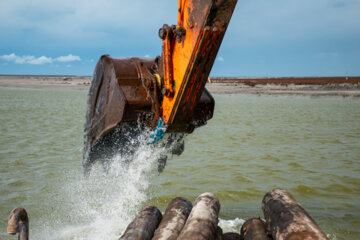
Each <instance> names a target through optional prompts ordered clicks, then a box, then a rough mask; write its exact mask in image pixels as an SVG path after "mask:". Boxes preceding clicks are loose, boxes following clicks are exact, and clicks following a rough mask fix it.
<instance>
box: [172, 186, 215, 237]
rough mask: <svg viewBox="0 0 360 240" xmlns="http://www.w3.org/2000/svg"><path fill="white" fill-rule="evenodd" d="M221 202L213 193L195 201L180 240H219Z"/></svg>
mask: <svg viewBox="0 0 360 240" xmlns="http://www.w3.org/2000/svg"><path fill="white" fill-rule="evenodd" d="M219 211H220V202H219V200H218V199H217V197H216V196H215V195H214V194H212V193H203V194H201V195H200V196H199V197H198V198H197V199H196V201H195V204H194V207H193V209H192V210H191V213H190V216H189V218H188V220H187V221H186V224H185V226H184V228H183V230H182V231H181V233H180V235H179V237H178V240H185V239H186V240H193V239H196V240H214V239H217V231H218V230H217V224H218V214H219Z"/></svg>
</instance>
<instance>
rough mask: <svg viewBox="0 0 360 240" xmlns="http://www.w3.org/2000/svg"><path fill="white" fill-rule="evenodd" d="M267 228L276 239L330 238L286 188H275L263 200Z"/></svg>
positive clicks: (317, 239)
mask: <svg viewBox="0 0 360 240" xmlns="http://www.w3.org/2000/svg"><path fill="white" fill-rule="evenodd" d="M262 210H263V212H264V216H265V219H266V224H267V228H268V229H270V231H271V234H272V236H273V238H274V239H276V240H296V239H306V240H329V239H328V238H327V237H326V235H325V234H324V233H323V232H322V231H321V229H320V227H319V226H318V225H317V224H316V223H315V221H314V220H313V219H312V218H311V217H310V215H309V214H308V213H307V212H306V211H305V209H304V208H302V207H301V205H300V204H299V203H298V202H297V201H296V200H295V198H294V197H293V196H291V195H290V193H288V192H287V191H285V190H281V189H274V190H272V191H270V192H268V193H267V194H266V195H265V196H264V199H263V200H262Z"/></svg>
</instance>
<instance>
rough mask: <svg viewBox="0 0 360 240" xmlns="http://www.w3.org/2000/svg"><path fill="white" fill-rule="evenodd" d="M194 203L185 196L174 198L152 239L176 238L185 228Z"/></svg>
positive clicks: (167, 239) (166, 239) (173, 239)
mask: <svg viewBox="0 0 360 240" xmlns="http://www.w3.org/2000/svg"><path fill="white" fill-rule="evenodd" d="M191 209H192V204H191V202H190V201H188V200H187V199H185V198H182V197H177V198H174V199H173V200H172V201H171V202H170V203H169V205H168V207H167V208H166V210H165V213H164V215H163V218H162V220H161V223H160V225H159V227H158V228H157V229H156V231H155V234H154V237H153V238H152V240H176V239H177V237H178V236H179V234H180V232H181V230H182V229H183V227H184V225H185V223H186V219H187V218H188V216H189V214H190V212H191Z"/></svg>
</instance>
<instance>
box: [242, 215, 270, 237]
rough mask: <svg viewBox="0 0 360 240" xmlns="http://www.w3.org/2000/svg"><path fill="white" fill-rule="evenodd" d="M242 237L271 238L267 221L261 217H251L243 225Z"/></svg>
mask: <svg viewBox="0 0 360 240" xmlns="http://www.w3.org/2000/svg"><path fill="white" fill-rule="evenodd" d="M241 237H242V239H244V240H251V239H257V240H271V239H272V237H271V235H270V234H268V233H267V231H266V223H265V222H264V221H263V220H261V219H260V218H250V219H248V220H246V222H245V223H244V224H243V225H242V227H241Z"/></svg>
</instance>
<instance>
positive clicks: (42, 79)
mask: <svg viewBox="0 0 360 240" xmlns="http://www.w3.org/2000/svg"><path fill="white" fill-rule="evenodd" d="M90 81H91V77H90V76H25V75H23V76H20V75H19V76H17V75H9V76H7V75H0V87H15V88H16V87H21V88H35V89H77V90H88V89H89V86H90ZM206 88H207V89H208V90H209V91H210V92H211V93H215V94H256V95H303V96H342V97H360V84H359V83H356V84H352V83H341V84H337V83H335V84H325V85H314V84H302V85H296V84H288V85H279V84H256V85H248V84H244V83H231V82H215V83H214V82H212V83H207V84H206Z"/></svg>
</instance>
